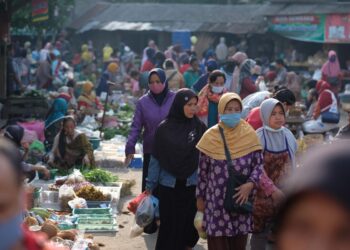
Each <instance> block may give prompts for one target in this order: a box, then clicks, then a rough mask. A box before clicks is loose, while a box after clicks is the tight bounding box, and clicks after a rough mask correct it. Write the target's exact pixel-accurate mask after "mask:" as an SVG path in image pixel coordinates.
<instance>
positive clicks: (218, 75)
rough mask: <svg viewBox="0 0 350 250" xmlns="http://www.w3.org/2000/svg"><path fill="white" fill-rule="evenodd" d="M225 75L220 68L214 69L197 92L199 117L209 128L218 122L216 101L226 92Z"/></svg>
mask: <svg viewBox="0 0 350 250" xmlns="http://www.w3.org/2000/svg"><path fill="white" fill-rule="evenodd" d="M225 81H226V76H225V73H223V72H222V71H220V70H214V71H213V72H212V73H210V75H209V77H208V82H209V83H208V84H207V85H206V86H205V87H204V88H203V89H202V90H201V92H200V93H199V95H198V96H199V101H198V106H199V111H198V113H197V115H198V117H199V119H201V121H203V122H204V124H206V125H207V126H208V128H211V127H212V126H214V125H216V124H217V123H218V121H219V120H218V119H219V114H218V103H219V100H220V98H221V96H222V95H223V94H224V93H226V92H227V90H226V89H225V87H224V85H225Z"/></svg>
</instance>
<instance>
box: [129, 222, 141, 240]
mask: <svg viewBox="0 0 350 250" xmlns="http://www.w3.org/2000/svg"><path fill="white" fill-rule="evenodd" d="M142 233H143V228H142V227H140V226H139V225H137V224H136V222H134V225H132V227H131V231H130V235H129V236H130V238H135V237H137V236H140V235H141V234H142Z"/></svg>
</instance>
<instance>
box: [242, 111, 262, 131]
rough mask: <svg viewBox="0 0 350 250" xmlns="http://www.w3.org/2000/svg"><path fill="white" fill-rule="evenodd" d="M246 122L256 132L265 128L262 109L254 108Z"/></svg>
mask: <svg viewBox="0 0 350 250" xmlns="http://www.w3.org/2000/svg"><path fill="white" fill-rule="evenodd" d="M246 121H247V122H248V123H249V124H250V126H252V127H253V128H254V129H255V130H257V129H259V128H261V127H262V126H263V122H262V120H261V117H260V107H256V108H253V109H252V110H251V111H250V112H249V114H248V116H247V118H246Z"/></svg>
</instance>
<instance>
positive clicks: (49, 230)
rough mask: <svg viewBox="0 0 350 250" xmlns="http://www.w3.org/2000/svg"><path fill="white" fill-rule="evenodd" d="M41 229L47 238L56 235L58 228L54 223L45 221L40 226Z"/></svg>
mask: <svg viewBox="0 0 350 250" xmlns="http://www.w3.org/2000/svg"><path fill="white" fill-rule="evenodd" d="M41 231H42V232H43V233H45V234H46V235H47V236H48V238H49V239H51V238H53V237H55V236H57V234H58V232H59V230H58V227H56V226H55V225H53V224H52V223H50V222H48V221H46V222H45V223H44V224H43V225H42V227H41Z"/></svg>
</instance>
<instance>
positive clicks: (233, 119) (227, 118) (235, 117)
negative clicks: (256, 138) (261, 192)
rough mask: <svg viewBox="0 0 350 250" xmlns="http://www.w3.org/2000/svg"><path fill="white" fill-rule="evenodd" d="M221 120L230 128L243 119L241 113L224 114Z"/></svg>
mask: <svg viewBox="0 0 350 250" xmlns="http://www.w3.org/2000/svg"><path fill="white" fill-rule="evenodd" d="M220 120H221V121H222V122H223V123H224V124H225V125H226V126H227V127H230V128H234V127H236V126H237V125H238V123H239V122H240V121H241V113H233V114H222V115H220Z"/></svg>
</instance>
